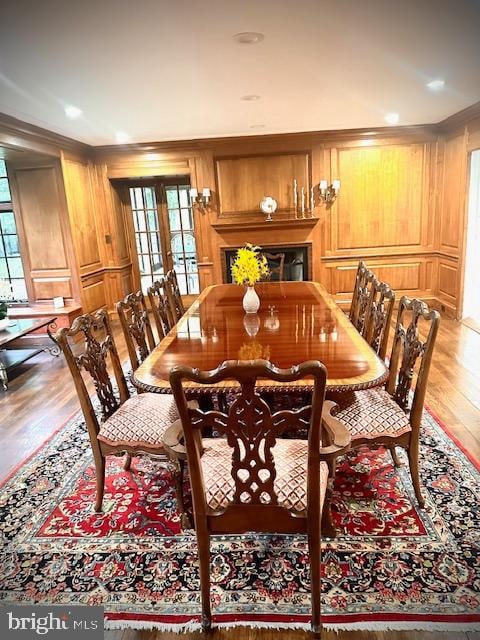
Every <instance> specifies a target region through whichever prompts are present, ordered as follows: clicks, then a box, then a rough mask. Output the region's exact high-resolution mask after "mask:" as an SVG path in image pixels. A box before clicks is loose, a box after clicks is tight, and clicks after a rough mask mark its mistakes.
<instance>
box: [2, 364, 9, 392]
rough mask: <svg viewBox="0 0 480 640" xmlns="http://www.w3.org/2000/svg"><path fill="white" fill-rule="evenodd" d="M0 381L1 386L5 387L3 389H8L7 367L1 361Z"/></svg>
mask: <svg viewBox="0 0 480 640" xmlns="http://www.w3.org/2000/svg"><path fill="white" fill-rule="evenodd" d="M0 382H1V383H2V386H3V388H4V389H5V391H7V389H8V376H7V367H6V366H5V365H4V364H3V362H0Z"/></svg>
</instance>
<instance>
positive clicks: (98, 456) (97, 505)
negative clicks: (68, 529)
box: [94, 453, 105, 512]
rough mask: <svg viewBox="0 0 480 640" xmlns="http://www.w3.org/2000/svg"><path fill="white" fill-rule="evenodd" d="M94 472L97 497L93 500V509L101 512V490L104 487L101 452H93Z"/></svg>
mask: <svg viewBox="0 0 480 640" xmlns="http://www.w3.org/2000/svg"><path fill="white" fill-rule="evenodd" d="M94 459H95V474H96V477H97V497H96V500H95V511H96V512H101V511H102V510H103V509H102V504H103V492H104V489H105V457H104V456H102V454H101V453H98V454H94Z"/></svg>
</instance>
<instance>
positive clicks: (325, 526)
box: [321, 480, 337, 538]
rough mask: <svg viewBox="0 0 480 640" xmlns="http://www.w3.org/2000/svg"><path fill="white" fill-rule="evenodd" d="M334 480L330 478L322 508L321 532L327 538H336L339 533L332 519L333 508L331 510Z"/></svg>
mask: <svg viewBox="0 0 480 640" xmlns="http://www.w3.org/2000/svg"><path fill="white" fill-rule="evenodd" d="M332 482H333V480H332V481H330V480H329V482H328V487H327V491H326V493H325V500H324V502H323V509H322V526H321V532H322V535H323V536H325V537H326V538H335V537H336V535H337V531H336V529H335V525H334V524H333V520H332V510H331V504H332V493H333V491H332V486H331V485H332Z"/></svg>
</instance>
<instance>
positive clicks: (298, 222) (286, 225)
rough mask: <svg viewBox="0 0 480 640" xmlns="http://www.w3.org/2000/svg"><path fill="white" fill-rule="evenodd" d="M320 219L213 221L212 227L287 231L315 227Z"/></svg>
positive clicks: (233, 229) (218, 230)
mask: <svg viewBox="0 0 480 640" xmlns="http://www.w3.org/2000/svg"><path fill="white" fill-rule="evenodd" d="M318 220H319V218H298V219H288V220H272V221H271V222H265V220H261V221H260V220H259V221H256V220H253V221H252V220H249V221H246V222H241V221H240V220H239V221H235V222H214V223H212V227H213V228H214V229H215V231H217V232H219V233H224V232H226V231H227V232H228V231H251V230H262V231H268V230H269V229H285V230H286V231H287V230H288V229H291V228H294V229H298V228H301V227H303V228H313V227H314V226H315V225H316V224H317V222H318Z"/></svg>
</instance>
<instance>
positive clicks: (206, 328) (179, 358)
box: [134, 282, 388, 391]
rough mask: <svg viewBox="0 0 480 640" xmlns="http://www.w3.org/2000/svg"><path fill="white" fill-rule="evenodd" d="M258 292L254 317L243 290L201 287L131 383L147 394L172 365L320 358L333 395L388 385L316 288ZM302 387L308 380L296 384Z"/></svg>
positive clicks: (281, 285)
mask: <svg viewBox="0 0 480 640" xmlns="http://www.w3.org/2000/svg"><path fill="white" fill-rule="evenodd" d="M255 288H256V290H257V292H258V295H259V297H260V301H261V306H260V309H259V311H258V314H245V313H244V311H243V308H242V297H243V294H244V289H243V287H240V286H238V285H234V284H227V285H216V286H211V287H208V288H207V289H205V290H204V291H203V292H202V293H201V294H200V296H199V297H198V298H197V300H196V301H195V302H194V303H193V305H192V306H191V307H190V309H188V311H187V313H186V314H185V316H184V317H183V318H182V319H181V320H180V322H179V323H178V324H177V325H176V326H175V327H173V329H172V330H171V331H170V333H169V334H168V336H166V338H164V339H163V340H162V342H161V343H160V344H159V345H158V347H157V348H156V349H155V350H154V351H153V352H152V353H151V354H150V356H148V358H147V359H146V360H145V361H144V362H143V364H142V365H141V366H140V367H139V369H137V371H136V372H135V375H134V382H135V384H136V385H137V386H138V387H139V388H141V389H144V390H149V391H161V390H162V389H164V390H167V389H168V388H169V383H168V377H169V373H170V370H171V369H172V367H174V366H175V365H179V364H184V365H189V366H191V367H198V368H200V369H204V370H207V369H215V368H216V367H218V366H219V365H220V364H221V363H222V362H223V361H224V360H251V359H257V358H264V359H266V360H270V361H271V362H272V363H273V364H275V365H276V366H278V367H282V368H289V367H292V366H293V365H295V364H299V363H300V362H304V361H306V360H320V361H321V362H323V363H324V364H325V366H326V367H327V372H328V380H327V388H328V389H330V390H347V389H348V390H353V389H364V388H368V387H372V386H376V385H379V384H381V383H382V382H383V381H384V380H385V379H386V376H387V374H388V371H387V369H386V367H385V365H384V363H383V362H382V361H381V360H380V359H379V358H378V357H377V356H376V354H375V353H374V352H373V350H372V349H371V348H370V347H369V345H368V344H367V343H366V342H365V340H364V339H363V338H362V337H361V336H360V335H359V334H358V332H357V330H356V329H355V328H354V327H353V325H352V324H351V323H350V321H349V320H348V318H347V317H346V316H345V314H344V313H343V312H342V310H341V309H340V308H339V307H338V306H337V305H336V304H335V302H334V301H333V299H332V298H331V296H330V295H329V294H328V293H327V292H326V291H325V289H324V288H323V287H322V286H321V285H319V284H318V283H315V282H269V283H261V284H258V285H256V287H255ZM190 385H191V386H192V387H194V386H195V385H193V383H190ZM305 385H306V386H307V387H308V381H307V383H305V382H303V383H302V382H299V383H298V385H297V386H305ZM186 386H189V383H187V384H186ZM223 386H225V385H223ZM268 386H275V383H269V385H268Z"/></svg>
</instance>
